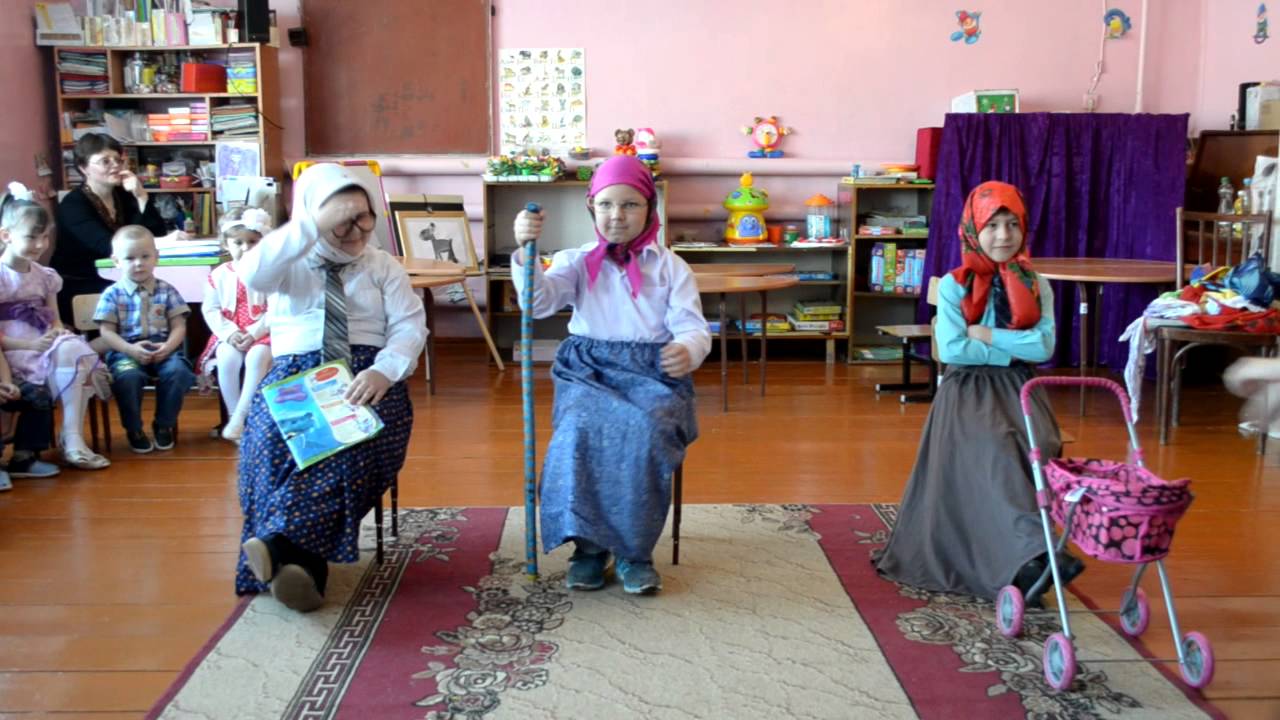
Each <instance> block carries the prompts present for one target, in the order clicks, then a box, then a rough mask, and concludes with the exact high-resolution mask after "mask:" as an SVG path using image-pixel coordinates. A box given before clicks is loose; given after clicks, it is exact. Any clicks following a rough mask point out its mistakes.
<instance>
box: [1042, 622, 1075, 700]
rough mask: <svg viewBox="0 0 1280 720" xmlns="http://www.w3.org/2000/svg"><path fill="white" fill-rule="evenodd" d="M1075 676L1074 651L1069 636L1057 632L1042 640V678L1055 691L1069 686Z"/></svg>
mask: <svg viewBox="0 0 1280 720" xmlns="http://www.w3.org/2000/svg"><path fill="white" fill-rule="evenodd" d="M1075 678H1076V651H1075V648H1073V647H1072V646H1071V638H1069V637H1067V636H1066V635H1064V634H1062V633H1060V632H1057V633H1054V634H1052V635H1050V636H1049V638H1048V639H1047V640H1045V641H1044V680H1045V682H1047V683H1049V687H1051V688H1053V689H1054V690H1057V691H1062V690H1066V689H1067V688H1069V687H1071V681H1073V680H1075Z"/></svg>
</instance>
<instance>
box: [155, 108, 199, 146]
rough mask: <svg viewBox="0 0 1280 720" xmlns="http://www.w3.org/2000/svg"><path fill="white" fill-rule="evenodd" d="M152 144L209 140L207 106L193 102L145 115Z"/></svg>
mask: <svg viewBox="0 0 1280 720" xmlns="http://www.w3.org/2000/svg"><path fill="white" fill-rule="evenodd" d="M147 128H148V129H149V130H150V131H151V140H152V142H204V141H207V140H208V139H209V106H208V104H206V103H202V102H195V103H191V105H190V106H188V107H171V108H169V111H168V112H167V113H152V114H149V115H147Z"/></svg>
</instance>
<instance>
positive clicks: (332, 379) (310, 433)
mask: <svg viewBox="0 0 1280 720" xmlns="http://www.w3.org/2000/svg"><path fill="white" fill-rule="evenodd" d="M350 385H351V370H349V369H348V368H347V364H346V363H345V362H342V361H341V360H339V361H336V362H330V363H325V364H324V365H321V366H319V367H315V368H312V369H310V370H307V371H306V372H301V373H298V374H297V375H292V376H290V377H287V378H285V379H284V380H281V381H279V382H275V383H272V384H270V385H268V386H266V387H264V388H263V389H262V397H263V399H264V400H265V401H266V403H267V410H268V411H269V412H270V413H271V418H272V419H273V420H275V421H276V427H279V428H280V434H281V435H283V436H284V441H285V444H286V445H288V446H289V452H290V453H292V454H293V459H294V461H296V462H297V463H298V469H299V470H302V469H305V468H307V467H310V466H312V465H315V464H316V463H318V462H320V461H321V460H324V459H325V458H327V457H329V456H331V455H336V454H337V453H340V452H342V451H343V450H346V449H347V448H349V447H351V446H353V445H358V444H359V443H362V442H364V441H365V440H368V439H369V438H371V437H373V436H375V435H377V434H378V432H380V431H381V430H382V427H383V425H382V419H381V418H379V417H378V414H377V413H375V412H374V411H373V409H372V408H370V407H368V406H354V405H351V404H349V403H348V402H347V401H346V400H344V399H343V395H344V394H345V393H346V392H347V387H348V386H350Z"/></svg>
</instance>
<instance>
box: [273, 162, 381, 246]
mask: <svg viewBox="0 0 1280 720" xmlns="http://www.w3.org/2000/svg"><path fill="white" fill-rule="evenodd" d="M353 187H356V188H359V189H361V190H363V191H364V194H365V196H367V197H368V198H369V209H370V210H372V211H373V212H374V214H377V212H378V206H379V205H380V204H381V203H379V202H377V201H378V199H380V198H381V191H380V190H379V189H377V188H374V187H371V186H370V185H369V183H368V182H367V181H366V180H364V179H363V178H361V177H360V176H359V175H356V174H355V173H353V172H351V171H350V170H348V169H347V168H345V167H343V166H341V165H338V164H336V163H317V164H315V165H312V166H311V167H309V168H307V169H306V170H304V171H302V175H300V176H298V182H297V183H295V184H294V186H293V219H295V220H297V219H301V218H303V217H307V218H311V219H313V220H314V218H315V215H316V212H317V211H318V210H319V209H320V206H321V205H323V204H324V203H325V201H326V200H328V199H329V198H331V197H333V196H334V195H336V194H338V193H339V192H341V191H343V190H347V189H349V188H353ZM366 247H367V246H366ZM313 252H315V253H316V254H317V255H319V256H320V257H321V258H323V259H325V260H328V261H329V262H334V263H339V264H346V263H349V262H354V261H355V260H356V259H357V258H359V255H351V254H349V253H346V252H344V251H342V250H340V249H338V248H336V247H334V246H332V245H330V244H329V241H328V240H325V239H324V238H321V239H320V241H319V242H317V243H316V244H315V249H314V251H313ZM362 252H363V251H362Z"/></svg>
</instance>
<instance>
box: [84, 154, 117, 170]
mask: <svg viewBox="0 0 1280 720" xmlns="http://www.w3.org/2000/svg"><path fill="white" fill-rule="evenodd" d="M89 164H90V165H94V166H96V167H100V168H109V167H119V166H121V165H124V158H122V157H120V156H119V155H103V156H102V157H99V158H98V159H96V160H93V161H92V162H90V163H89Z"/></svg>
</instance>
